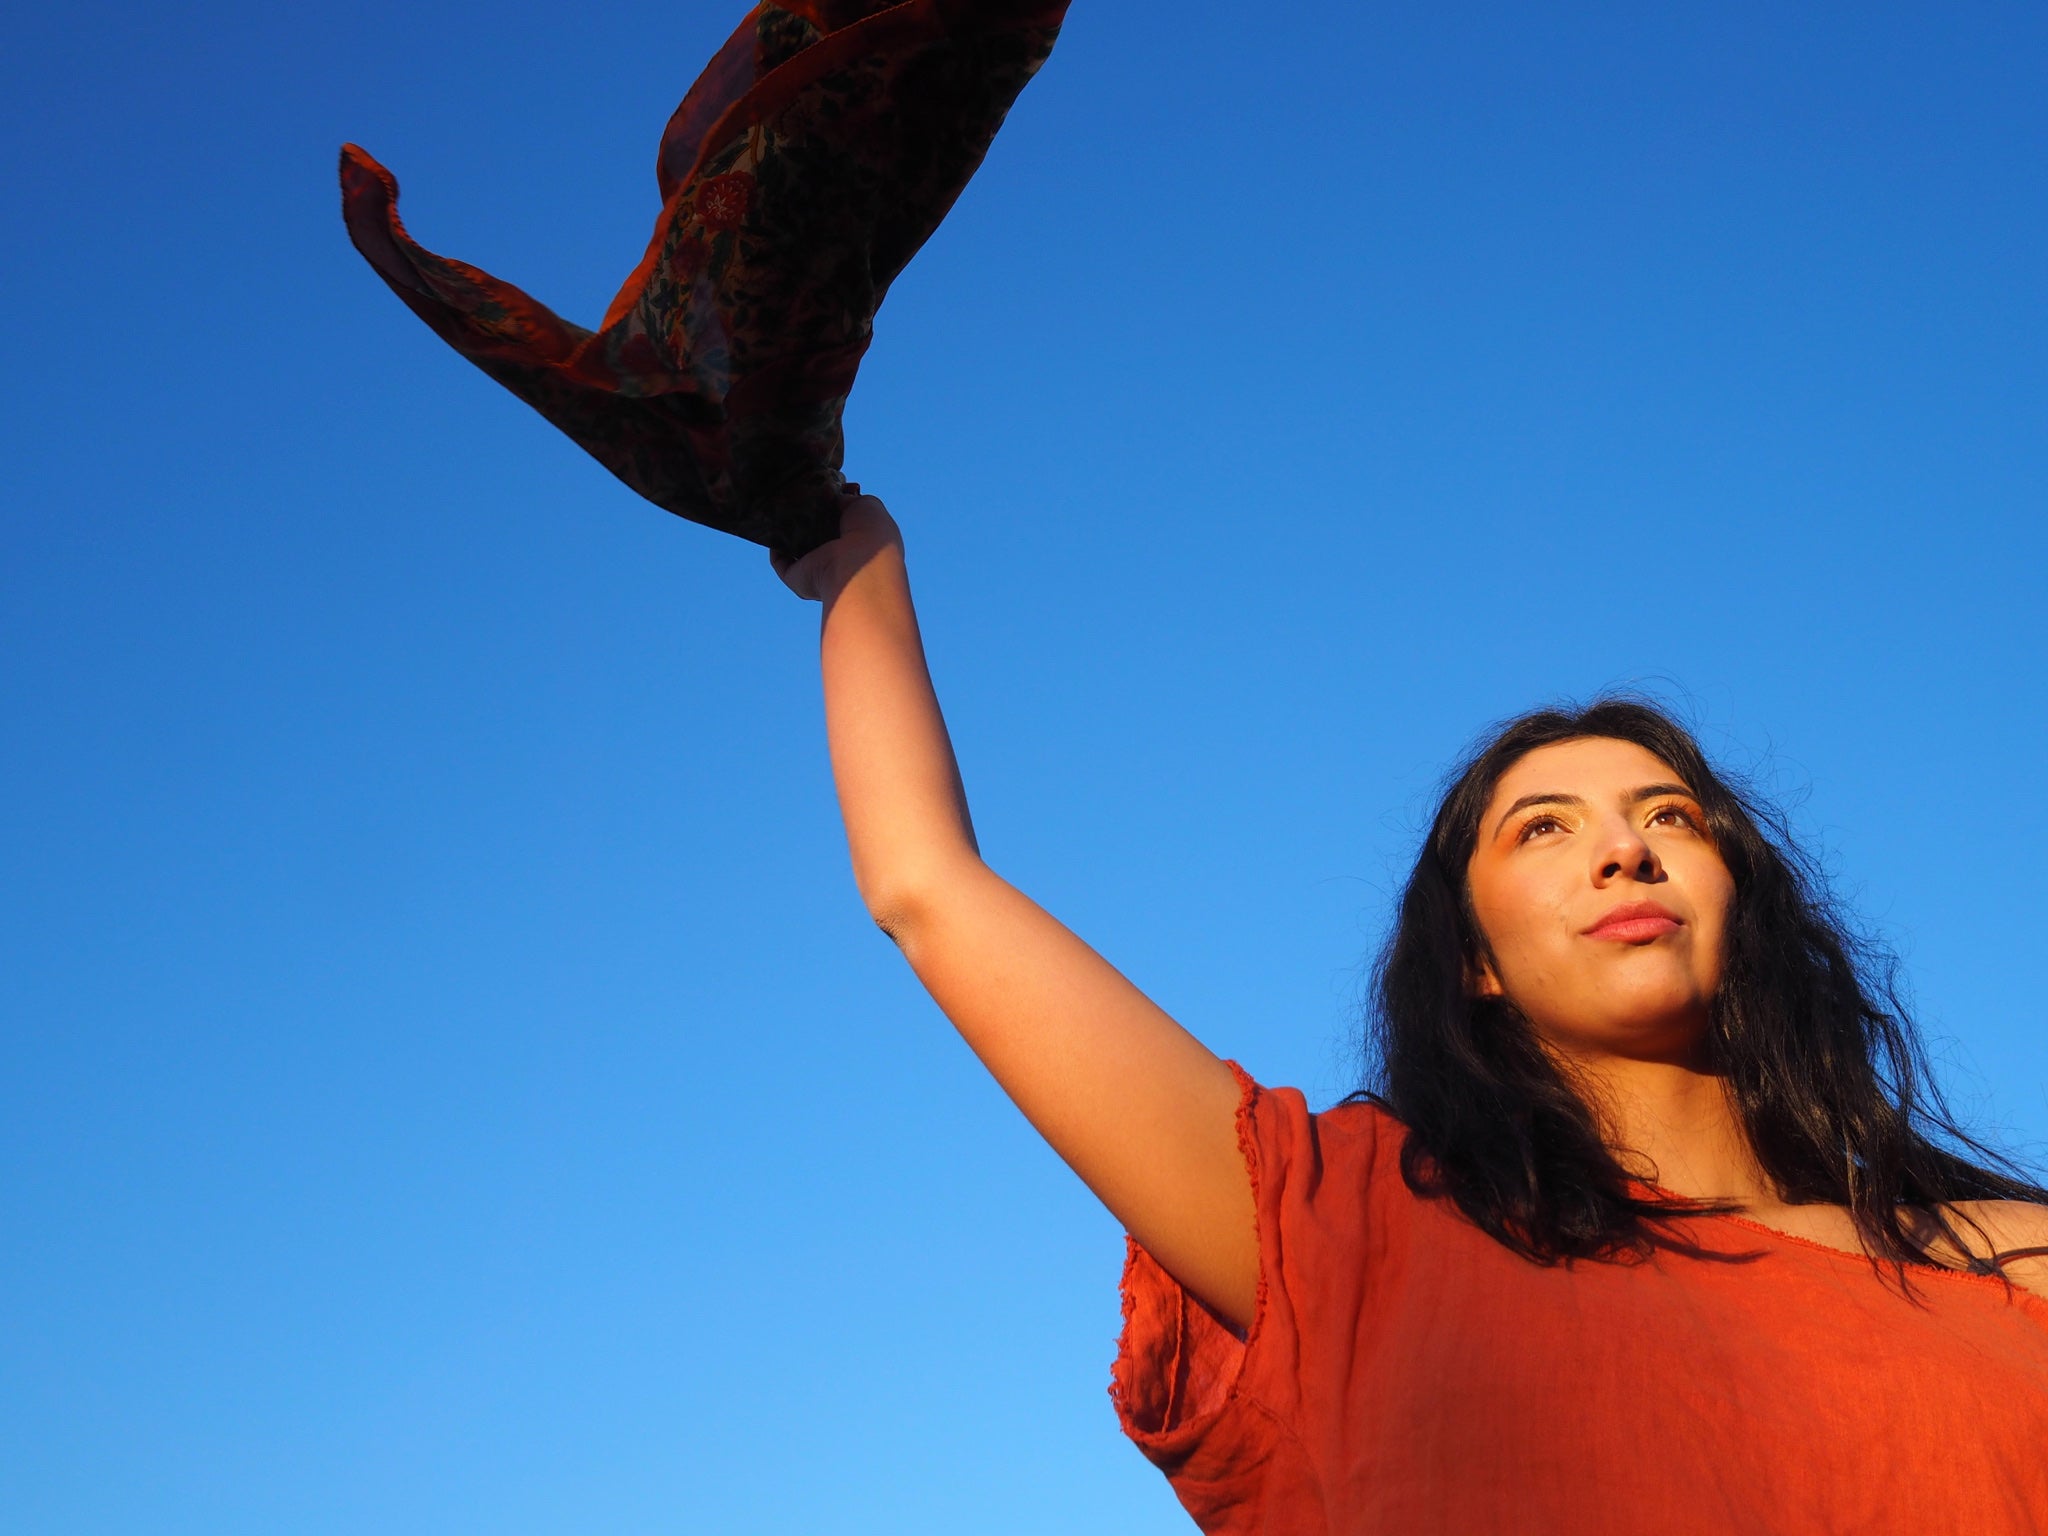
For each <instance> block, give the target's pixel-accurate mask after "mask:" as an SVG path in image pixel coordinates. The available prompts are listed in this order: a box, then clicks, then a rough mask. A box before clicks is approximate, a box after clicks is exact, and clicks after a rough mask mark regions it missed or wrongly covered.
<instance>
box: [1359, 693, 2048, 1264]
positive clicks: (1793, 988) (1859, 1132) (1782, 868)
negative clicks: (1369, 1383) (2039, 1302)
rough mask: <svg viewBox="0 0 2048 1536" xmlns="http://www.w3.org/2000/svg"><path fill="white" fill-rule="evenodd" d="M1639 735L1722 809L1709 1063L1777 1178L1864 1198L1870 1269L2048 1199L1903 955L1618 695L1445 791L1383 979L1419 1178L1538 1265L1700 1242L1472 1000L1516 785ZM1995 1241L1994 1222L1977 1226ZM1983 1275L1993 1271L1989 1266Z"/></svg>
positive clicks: (1383, 1003) (1478, 752) (1558, 1076)
mask: <svg viewBox="0 0 2048 1536" xmlns="http://www.w3.org/2000/svg"><path fill="white" fill-rule="evenodd" d="M1587 737H1611V738H1613V739H1615V740H1619V741H1626V742H1633V743H1634V744H1635V745H1637V746H1639V747H1641V748H1643V749H1644V750H1645V751H1647V752H1650V753H1651V754H1653V755H1654V756H1656V757H1657V758H1659V759H1660V760H1661V761H1662V762H1664V763H1665V764H1666V765H1667V766H1669V767H1670V768H1671V769H1673V770H1674V771H1675V772H1676V773H1677V775H1678V776H1679V778H1680V779H1682V780H1683V781H1684V782H1685V784H1686V785H1687V787H1689V788H1690V789H1691V790H1692V792H1693V795H1694V797H1695V798H1696V799H1697V800H1698V801H1699V803H1700V806H1701V808H1702V809H1703V810H1704V812H1705V813H1706V820H1707V832H1708V835H1709V836H1710V837H1711V838H1712V840H1713V842H1714V845H1715V847H1716V848H1717V850H1718V851H1719V853H1720V855H1721V858H1722V860H1723V861H1724V862H1725V863H1726V864H1727V866H1728V869H1729V872H1730V873H1731V874H1732V875H1733V876H1734V883H1735V896H1734V907H1733V910H1732V911H1731V913H1730V914H1729V921H1728V926H1727V939H1726V944H1727V952H1726V954H1725V955H1724V956H1723V965H1722V979H1721V984H1720V987H1719V990H1718V992H1717V994H1716V996H1715V998H1714V1003H1713V1010H1712V1022H1711V1026H1710V1032H1709V1035H1708V1048H1709V1050H1710V1052H1711V1057H1710V1060H1711V1064H1712V1066H1713V1068H1714V1070H1716V1071H1717V1072H1719V1073H1721V1074H1722V1075H1723V1076H1724V1078H1725V1080H1726V1082H1727V1085H1728V1091H1729V1097H1730V1099H1731V1100H1732V1102H1733V1104H1734V1106H1735V1109H1736V1112H1737V1114H1738V1115H1739V1117H1740V1119H1741V1122H1742V1125H1743V1127H1744V1128H1745V1129H1746V1130H1747V1132H1748V1136H1749V1142H1750V1146H1751V1147H1752V1148H1753V1149H1754V1152H1755V1155H1756V1158H1757V1160H1758V1162H1759V1163H1760V1164H1761V1165H1762V1167H1763V1169H1764V1171H1765V1173H1766V1174H1768V1175H1769V1177H1770V1178H1771V1179H1772V1180H1774V1181H1775V1182H1776V1183H1777V1185H1778V1186H1779V1188H1780V1189H1781V1190H1782V1191H1783V1195H1784V1198H1785V1199H1786V1200H1788V1201H1790V1202H1792V1203H1794V1204H1808V1203H1816V1202H1826V1203H1830V1204H1835V1205H1843V1206H1847V1207H1848V1208H1849V1211H1850V1212H1851V1214H1852V1215H1853V1216H1854V1218H1855V1222H1856V1226H1857V1229H1858V1230H1859V1232H1860V1233H1861V1234H1862V1238H1863V1242H1864V1247H1865V1249H1866V1251H1867V1252H1868V1253H1869V1254H1870V1256H1871V1258H1872V1260H1873V1262H1885V1261H1889V1262H1890V1264H1892V1265H1893V1266H1896V1270H1897V1274H1898V1276H1899V1278H1900V1280H1901V1282H1902V1283H1905V1271H1904V1266H1905V1265H1907V1264H1910V1263H1922V1262H1928V1261H1929V1248H1930V1245H1931V1244H1932V1243H1934V1242H1935V1241H1937V1240H1939V1239H1946V1240H1947V1241H1948V1242H1950V1243H1953V1244H1955V1245H1956V1246H1957V1247H1958V1248H1959V1249H1962V1250H1963V1251H1965V1252H1967V1251H1969V1246H1968V1245H1966V1244H1964V1243H1963V1242H1962V1240H1961V1236H1960V1234H1959V1233H1958V1231H1957V1230H1956V1224H1957V1223H1961V1224H1963V1225H1967V1226H1972V1227H1974V1226H1975V1224H1974V1223H1971V1222H1968V1221H1967V1220H1966V1219H1965V1218H1964V1217H1962V1216H1961V1215H1960V1214H1959V1213H1951V1212H1949V1211H1948V1210H1946V1209H1945V1206H1946V1204H1947V1203H1948V1202H1951V1201H1958V1200H1986V1199H1989V1200H2032V1201H2048V1190H2043V1189H2042V1188H2041V1187H2040V1186H2039V1185H2036V1184H2034V1183H2031V1182H2029V1181H2028V1180H2027V1179H2026V1178H2025V1177H2024V1176H2023V1174H2022V1173H2021V1171H2020V1170H2019V1169H2018V1168H2017V1167H2016V1166H2015V1165H2014V1164H2013V1163H2012V1162H2011V1161H2010V1160H2009V1159H2008V1158H2006V1157H2004V1156H2003V1155H2001V1154H2000V1153H1998V1152H1995V1151H1993V1150H1992V1149H1991V1148H1989V1147H1988V1146H1986V1145H1984V1144H1983V1143H1981V1142H1979V1141H1977V1140H1976V1139H1974V1138H1973V1137H1971V1136H1970V1135H1969V1134H1967V1133H1966V1132H1965V1131H1964V1130H1963V1129H1962V1128H1961V1127H1960V1126H1959V1125H1958V1124H1957V1122H1956V1119H1955V1117H1954V1115H1953V1114H1952V1113H1951V1112H1950V1110H1949V1108H1948V1106H1947V1103H1946V1101H1945V1100H1944V1099H1943V1097H1942V1094H1941V1091H1940V1088H1939V1086H1938V1085H1937V1084H1936V1083H1935V1082H1934V1081H1933V1079H1932V1077H1931V1075H1930V1074H1929V1072H1928V1070H1927V1066H1926V1062H1925V1059H1924V1056H1923V1054H1922V1051H1921V1048H1920V1045H1919V1042H1918V1039H1917V1038H1916V1034H1915V1031H1914V1028H1913V1025H1912V1021H1911V1019H1910V1016H1909V1015H1908V1012H1907V1009H1906V1007H1905V1005H1904V1002H1903V1000H1902V998H1901V996H1900V992H1899V988H1898V985H1897V981H1896V967H1895V964H1894V962H1893V961H1892V960H1891V958H1890V956H1889V955H1888V954H1887V953H1886V952H1885V951H1884V950H1883V949H1882V948H1881V947H1879V946H1878V945H1876V944H1875V943H1873V942H1872V941H1870V940H1867V939H1865V938H1863V937H1861V936H1860V935H1859V934H1858V933H1857V932H1856V931H1855V930H1854V929H1853V928H1852V927H1851V926H1850V925H1849V924H1848V923H1847V922H1846V921H1845V920H1844V918H1843V916H1842V914H1841V912H1840V911H1839V910H1838V908H1837V907H1836V905H1835V903H1834V901H1833V900H1832V898H1831V896H1830V894H1829V892H1828V888H1827V882H1826V880H1825V879H1824V878H1823V875H1822V873H1821V871H1820V869H1819V867H1818V866H1817V865H1816V864H1815V863H1814V861H1813V860H1812V859H1811V858H1809V857H1808V856H1807V855H1806V854H1804V853H1802V852H1801V851H1800V849H1799V846H1798V844H1797V843H1796V842H1795V840H1794V839H1793V837H1792V836H1791V834H1790V832H1789V830H1788V828H1787V825H1786V822H1785V819H1784V817H1783V815H1782V814H1781V813H1779V812H1778V811H1777V810H1775V809H1774V808H1772V807H1771V806H1770V805H1768V804H1766V803H1765V802H1764V801H1762V800H1761V799H1760V798H1759V797H1757V796H1756V795H1755V794H1754V793H1752V792H1750V791H1748V790H1746V789H1745V788H1743V787H1741V786H1740V785H1738V784H1736V783H1734V782H1732V781H1731V780H1730V778H1728V777H1727V776H1725V775H1724V774H1722V773H1719V772H1716V771H1715V769H1714V767H1713V765H1712V764H1711V763H1709V762H1708V760H1707V757H1706V754H1705V753H1704V752H1703V751H1702V750H1701V749H1700V745H1699V743H1698V741H1697V740H1696V739H1695V738H1694V737H1693V734H1692V733H1691V732H1690V731H1688V730H1687V729H1686V728H1685V727H1684V726H1682V725H1680V724H1679V723H1678V722H1677V721H1676V720H1674V719H1673V718H1672V717H1671V716H1670V715H1669V714H1667V713H1666V712H1665V711H1664V710H1662V709H1660V708H1658V707H1657V706H1656V705H1654V704H1651V703H1648V702H1646V701H1643V700H1639V699H1635V698H1627V697H1613V696H1610V697H1606V698H1602V699H1599V700H1596V701H1595V702H1594V703H1592V704H1590V705H1588V706H1586V707H1584V708H1578V709H1545V710H1539V711H1537V712H1535V713H1533V714H1527V715H1523V716H1522V717H1521V718H1519V719H1516V720H1513V721H1510V722H1509V723H1507V724H1506V725H1504V726H1502V727H1500V728H1499V729H1497V730H1496V731H1494V732H1493V734H1492V735H1491V736H1490V737H1488V738H1487V739H1486V740H1485V741H1483V742H1482V743H1481V744H1480V745H1479V746H1478V747H1477V748H1476V749H1474V750H1473V751H1472V752H1471V753H1470V754H1469V755H1468V756H1467V757H1466V758H1465V759H1464V760H1463V761H1462V762H1461V763H1459V764H1458V766H1457V767H1456V768H1454V769H1453V770H1452V773H1451V775H1450V777H1449V780H1448V787H1447V788H1446V790H1445V791H1444V795H1443V799H1442V801H1441V802H1440V804H1439V805H1438V807H1437V811H1436V816H1435V819H1434V820H1433V821H1432V823H1431V825H1430V829H1429V835H1428V838H1427V839H1426V840H1425V841H1424V843H1423V846H1422V851H1421V854H1420V855H1419V856H1418V857H1417V859H1416V861H1415V869H1414V872H1413V873H1412V874H1411V875H1410V876H1409V877H1408V883H1407V886H1406V888H1405V889H1404V890H1403V891H1402V894H1401V903H1400V911H1399V917H1398V920H1397V922H1396V924H1395V927H1394V930H1393V932H1392V934H1391V935H1390V936H1389V937H1388V939H1387V942H1386V946H1385V948H1384V949H1383V951H1382V952H1381V954H1380V958H1379V962H1378V965H1377V966H1376V967H1375V970H1374V975H1373V995H1372V1004H1371V1007H1370V1009H1369V1013H1368V1024H1367V1047H1368V1053H1369V1059H1370V1061H1371V1063H1372V1072H1371V1074H1370V1079H1371V1080H1370V1082H1369V1085H1368V1086H1367V1087H1366V1088H1364V1089H1361V1090H1360V1091H1359V1092H1358V1093H1355V1094H1353V1095H1352V1096H1351V1097H1352V1100H1359V1099H1364V1100H1369V1101H1371V1102H1375V1103H1377V1104H1379V1105H1380V1106H1381V1107H1382V1108H1384V1109H1386V1110H1387V1111H1388V1112H1390V1113H1391V1114H1392V1115H1393V1116H1394V1117H1395V1118H1396V1119H1398V1120H1400V1121H1401V1122H1402V1123H1403V1124H1404V1125H1405V1126H1406V1127H1407V1140H1406V1144H1405V1146H1404V1148H1403V1151H1402V1155H1401V1171H1402V1174H1403V1176H1404V1177H1405V1178H1406V1180H1407V1182H1408V1185H1409V1187H1410V1188H1411V1189H1413V1190H1414V1191H1415V1192H1416V1193H1417V1194H1420V1195H1425V1196H1432V1197H1435V1196H1444V1197H1448V1198H1449V1199H1451V1200H1453V1201H1455V1202H1456V1203H1457V1205H1458V1208H1459V1209H1460V1210H1462V1211H1463V1212H1464V1213H1465V1214H1466V1215H1467V1216H1468V1217H1470V1218H1471V1219H1472V1220H1473V1221H1474V1222H1475V1223H1477V1224H1478V1225H1479V1227H1480V1228H1482V1229H1483V1230H1484V1231H1486V1232H1487V1233H1488V1234H1490V1235H1491V1236H1492V1237H1494V1238H1495V1239H1497V1240H1498V1241H1500V1242H1502V1243H1504V1244H1506V1245H1507V1246H1508V1247H1509V1248H1511V1249H1513V1250H1514V1251H1515V1252H1517V1253H1519V1254H1521V1255H1523V1256H1524V1257H1525V1258H1528V1259H1531V1260H1534V1261H1535V1262H1537V1263H1542V1264H1553V1263H1557V1262H1559V1261H1561V1260H1567V1259H1577V1258H1601V1259H1627V1258H1631V1257H1635V1258H1640V1257H1643V1256H1646V1255H1647V1254H1648V1253H1649V1252H1650V1251H1651V1250H1652V1249H1653V1248H1656V1247H1660V1246H1672V1245H1674V1244H1676V1245H1680V1246H1683V1244H1682V1242H1681V1240H1680V1239H1678V1238H1677V1237H1676V1236H1675V1232H1676V1228H1675V1222H1676V1220H1677V1219H1678V1216H1679V1215H1680V1214H1682V1213H1684V1212H1687V1211H1690V1212H1693V1213H1697V1212H1699V1211H1701V1210H1726V1209H1730V1207H1726V1206H1705V1205H1688V1206H1674V1205H1672V1204H1671V1203H1669V1202H1667V1201H1661V1200H1658V1199H1656V1198H1654V1197H1653V1196H1646V1195H1645V1194H1644V1192H1643V1191H1642V1188H1641V1186H1635V1187H1633V1188H1632V1187H1631V1181H1630V1178H1629V1175H1628V1174H1627V1173H1626V1172H1625V1171H1624V1170H1623V1168H1622V1166H1621V1164H1620V1163H1619V1162H1618V1161H1617V1160H1616V1158H1615V1155H1614V1153H1613V1151H1611V1150H1610V1148H1609V1147H1608V1146H1607V1144H1606V1143H1605V1141H1603V1139H1602V1136H1601V1130H1600V1126H1599V1123H1598V1119H1597V1116H1596V1114H1595V1112H1594V1110H1593V1108H1592V1107H1591V1106H1590V1105H1589V1104H1588V1102H1587V1101H1586V1099H1584V1098H1583V1097H1581V1095H1580V1094H1579V1093H1578V1092H1577V1091H1575V1090H1574V1088H1573V1086H1572V1084H1571V1082H1570V1081H1569V1080H1568V1077H1567V1075H1566V1074H1565V1072H1564V1071H1562V1070H1561V1069H1560V1067H1559V1065H1558V1064H1557V1062H1556V1060H1555V1059H1554V1058H1553V1057H1552V1056H1551V1054H1550V1053H1549V1052H1548V1051H1547V1050H1546V1049H1545V1048H1544V1047H1543V1045H1542V1044H1541V1043H1540V1042H1539V1041H1538V1039H1537V1038H1536V1034H1535V1031H1534V1030H1533V1029H1532V1028H1531V1027H1530V1025H1529V1024H1528V1022H1527V1021H1526V1020H1525V1019H1524V1018H1523V1017H1522V1016H1521V1015H1520V1014H1519V1013H1518V1012H1517V1011H1516V1010H1515V1008H1514V1007H1513V1005H1512V1004H1511V1003H1510V1002H1508V1001H1507V1000H1506V999H1504V998H1487V997H1477V996H1474V995H1472V993H1471V990H1470V988H1469V987H1468V985H1467V978H1468V977H1469V975H1470V974H1471V972H1472V968H1473V966H1474V965H1475V963H1476V962H1477V961H1478V959H1479V958H1480V957H1481V955H1482V953H1483V951H1482V944H1483V939H1482V936H1481V934H1480V932H1479V928H1478V924H1477V923H1476V921H1475V920H1474V917H1473V911H1472V902H1471V896H1470V890H1469V886H1468V883H1467V879H1466V869H1467V866H1468V864H1469V863H1470V861H1471V858H1472V853H1473V850H1474V848H1475V846H1476V845H1477V841H1478V836H1479V826H1480V820H1481V818H1482V816H1483V815H1484V813H1485V810H1486V807H1487V805H1488V803H1489V802H1490V801H1491V799H1492V797H1493V793H1494V790H1495V788H1496V787H1497V786H1498V784H1499V782H1500V778H1501V775H1502V774H1503V773H1505V772H1506V771H1507V769H1508V768H1509V766H1510V765H1512V764H1513V763H1514V762H1516V761H1517V760H1518V759H1520V758H1521V757H1523V756H1524V755H1525V754H1527V753H1529V752H1532V751H1535V750H1536V749H1537V748H1539V747H1546V746H1551V745H1554V744H1556V743H1558V742H1565V741H1573V740H1580V739H1584V738H1587ZM1978 1235H1979V1236H1980V1237H1981V1236H1982V1235H1983V1234H1982V1233H1981V1231H1980V1232H1979V1233H1978ZM1976 1267H1978V1268H1980V1269H1982V1270H1985V1271H1991V1272H1995V1271H1996V1270H1997V1269H1998V1265H1997V1262H1996V1260H1990V1261H1980V1262H1979V1263H1978V1265H1977V1266H1976Z"/></svg>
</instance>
